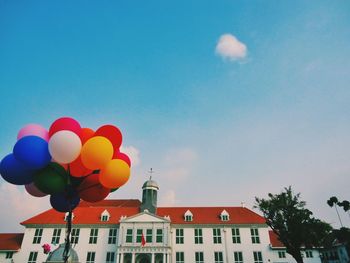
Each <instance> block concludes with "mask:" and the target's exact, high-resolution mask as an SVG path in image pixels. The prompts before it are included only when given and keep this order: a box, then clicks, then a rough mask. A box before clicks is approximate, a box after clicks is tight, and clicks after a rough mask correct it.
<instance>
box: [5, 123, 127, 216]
mask: <svg viewBox="0 0 350 263" xmlns="http://www.w3.org/2000/svg"><path fill="white" fill-rule="evenodd" d="M121 144H122V134H121V132H120V130H119V129H118V128H117V127H115V126H113V125H104V126H101V127H100V128H98V129H97V130H96V131H93V130H92V129H90V128H82V127H81V126H80V124H79V123H78V122H77V121H76V120H74V119H72V118H70V117H63V118H59V119H57V120H55V121H54V122H53V123H52V125H51V127H50V129H49V130H46V129H45V128H44V127H42V126H40V125H37V124H29V125H27V126H25V127H23V128H22V129H21V130H20V131H19V133H18V136H17V142H16V144H15V146H14V148H13V152H12V153H10V154H8V155H7V156H5V157H4V158H3V159H2V161H1V163H0V173H1V176H2V178H4V180H6V181H7V182H9V183H11V184H16V185H25V189H26V191H27V192H28V193H29V194H31V195H33V196H35V197H43V196H46V195H50V203H51V206H52V207H53V208H54V209H55V210H57V211H59V212H71V211H72V210H73V209H74V208H75V207H76V206H77V205H78V204H79V202H80V200H81V199H82V200H85V201H87V202H98V201H101V200H103V199H105V198H106V197H107V196H108V194H109V193H110V192H113V191H115V190H116V189H118V188H119V187H121V186H123V185H124V184H125V183H126V182H127V181H128V179H129V176H130V166H131V162H130V158H129V157H128V156H127V155H126V154H125V153H122V152H120V150H119V148H120V146H121Z"/></svg>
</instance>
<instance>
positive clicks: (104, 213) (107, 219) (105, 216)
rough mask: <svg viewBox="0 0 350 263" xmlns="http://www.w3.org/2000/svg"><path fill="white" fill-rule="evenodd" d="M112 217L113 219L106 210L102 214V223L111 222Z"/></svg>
mask: <svg viewBox="0 0 350 263" xmlns="http://www.w3.org/2000/svg"><path fill="white" fill-rule="evenodd" d="M110 217H111V215H110V214H109V213H108V211H107V210H106V209H105V210H104V211H103V212H102V213H101V221H103V222H105V221H109V218H110Z"/></svg>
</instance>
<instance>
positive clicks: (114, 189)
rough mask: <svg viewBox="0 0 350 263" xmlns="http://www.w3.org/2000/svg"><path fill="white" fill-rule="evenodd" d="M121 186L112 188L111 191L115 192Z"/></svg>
mask: <svg viewBox="0 0 350 263" xmlns="http://www.w3.org/2000/svg"><path fill="white" fill-rule="evenodd" d="M118 189H119V187H117V188H113V189H111V191H110V193H113V192H114V191H117V190H118Z"/></svg>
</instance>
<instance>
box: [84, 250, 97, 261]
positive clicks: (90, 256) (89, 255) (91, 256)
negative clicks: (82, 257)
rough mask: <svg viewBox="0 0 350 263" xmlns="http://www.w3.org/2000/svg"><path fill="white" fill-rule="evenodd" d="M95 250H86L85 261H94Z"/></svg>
mask: <svg viewBox="0 0 350 263" xmlns="http://www.w3.org/2000/svg"><path fill="white" fill-rule="evenodd" d="M95 254H96V253H95V252H87V256H86V263H95Z"/></svg>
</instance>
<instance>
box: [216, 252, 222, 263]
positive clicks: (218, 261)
mask: <svg viewBox="0 0 350 263" xmlns="http://www.w3.org/2000/svg"><path fill="white" fill-rule="evenodd" d="M214 260H215V263H224V256H223V254H222V252H214Z"/></svg>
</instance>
